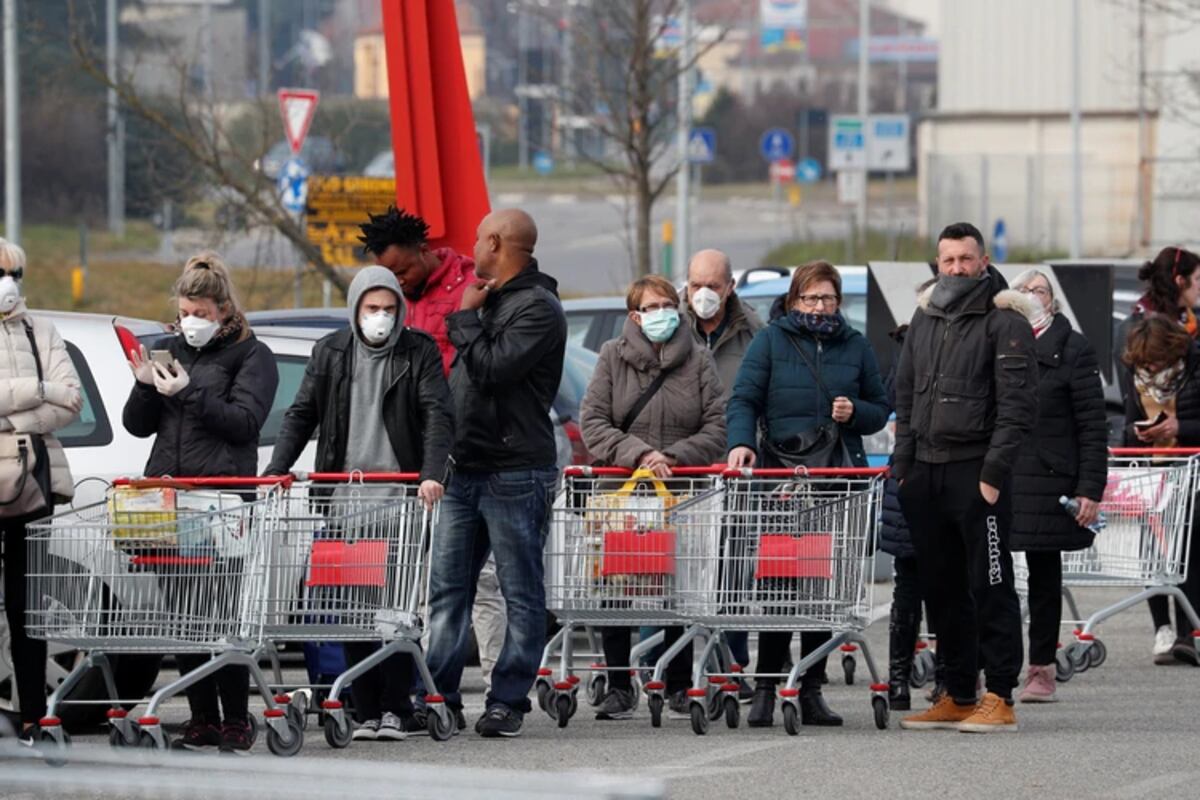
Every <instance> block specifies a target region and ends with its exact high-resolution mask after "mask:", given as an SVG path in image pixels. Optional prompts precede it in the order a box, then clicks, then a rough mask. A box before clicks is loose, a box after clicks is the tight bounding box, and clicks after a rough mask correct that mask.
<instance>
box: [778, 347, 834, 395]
mask: <svg viewBox="0 0 1200 800" xmlns="http://www.w3.org/2000/svg"><path fill="white" fill-rule="evenodd" d="M783 336H784V338H785V339H787V340H788V344H790V345H791V346H792V347H794V348H795V349H796V352H797V353H799V354H800V358H802V359H804V365H805V366H807V367H808V371H809V372H811V373H812V376H813V378H814V379H815V380H816V381H817V386H818V387H819V388H820V389H821V391H822V392H824V393H825V396H826V397H827V398H829V402H831V403H832V402H833V400H834V397H833V394H832V393H831V392H830V391H829V387H827V386H826V385H825V381H823V380H821V373H819V372H817V368H816V367H814V366H813V363H812V360H811V359H809V357H808V353H806V352H804V348H803V347H801V346H800V343H799V342H798V341H796V337H794V336H792V335H791V334H790V333H787V332H784V334H783Z"/></svg>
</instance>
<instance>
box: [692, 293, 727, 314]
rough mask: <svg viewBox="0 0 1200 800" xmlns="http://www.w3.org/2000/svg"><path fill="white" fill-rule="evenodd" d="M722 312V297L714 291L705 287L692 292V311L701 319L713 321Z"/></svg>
mask: <svg viewBox="0 0 1200 800" xmlns="http://www.w3.org/2000/svg"><path fill="white" fill-rule="evenodd" d="M720 310H721V295H719V294H717V293H716V292H714V291H713V290H712V289H709V288H708V287H707V286H704V287H701V288H699V289H697V290H696V291H694V292H692V311H695V312H696V316H697V317H699V318H700V319H712V318H713V317H715V316H716V315H717V312H718V311H720Z"/></svg>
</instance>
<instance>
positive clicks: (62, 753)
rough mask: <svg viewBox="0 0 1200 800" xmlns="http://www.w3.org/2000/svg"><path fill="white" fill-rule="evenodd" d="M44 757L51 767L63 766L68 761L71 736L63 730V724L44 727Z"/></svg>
mask: <svg viewBox="0 0 1200 800" xmlns="http://www.w3.org/2000/svg"><path fill="white" fill-rule="evenodd" d="M41 742H42V748H41V749H42V758H43V759H44V760H45V762H46V765H47V766H50V767H61V766H65V765H66V763H67V748H68V747H70V746H71V737H70V736H68V735H67V732H66V731H65V730H63V727H62V725H54V726H50V727H45V728H42V738H41Z"/></svg>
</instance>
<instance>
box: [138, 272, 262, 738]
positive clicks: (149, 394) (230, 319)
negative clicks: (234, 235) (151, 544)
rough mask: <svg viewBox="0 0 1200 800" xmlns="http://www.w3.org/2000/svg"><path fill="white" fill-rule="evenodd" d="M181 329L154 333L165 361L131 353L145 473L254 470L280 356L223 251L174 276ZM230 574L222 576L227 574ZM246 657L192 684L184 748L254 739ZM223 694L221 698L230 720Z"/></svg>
mask: <svg viewBox="0 0 1200 800" xmlns="http://www.w3.org/2000/svg"><path fill="white" fill-rule="evenodd" d="M174 294H175V297H176V300H177V302H178V304H179V321H178V323H177V325H176V327H177V328H178V330H179V331H180V332H181V333H180V334H179V335H175V336H171V337H169V338H167V339H164V340H162V341H159V342H156V343H155V345H154V348H155V349H160V350H167V351H168V352H170V354H171V356H172V358H173V360H174V364H173V366H172V367H171V368H170V369H168V368H166V367H163V366H162V365H159V364H156V363H152V362H151V361H150V359H149V357H148V355H147V353H146V348H144V347H143V348H140V352H137V353H131V354H130V356H131V360H130V363H129V366H130V368H131V369H132V370H133V374H134V377H135V378H136V379H137V380H136V381H135V382H134V386H133V391H132V392H131V393H130V395H129V400H127V401H126V403H125V413H124V423H125V429H126V430H128V431H129V432H130V433H132V434H133V435H134V436H138V437H149V436H154V437H155V439H154V447H153V448H152V449H151V451H150V460H149V461H148V462H147V463H146V471H145V474H146V477H148V478H155V477H162V476H165V475H170V476H173V477H177V478H218V477H247V476H250V477H253V476H255V475H257V474H258V435H259V432H260V431H261V430H262V427H263V423H265V422H266V420H267V414H268V413H270V410H271V404H272V403H273V401H274V399H275V389H276V386H277V385H278V383H279V373H278V371H277V370H276V367H275V357H274V356H273V355H272V354H271V350H270V349H269V348H268V347H267V346H266V345H265V344H263V343H262V342H260V341H258V340H257V339H256V338H255V337H254V334H253V333H252V332H251V331H250V325H249V323H247V322H246V318H245V317H244V316H243V315H242V312H241V308H240V306H239V305H238V301H237V297H236V295H235V294H234V291H233V282H232V281H231V279H230V277H229V270H228V269H227V268H226V267H225V264H224V263H222V261H221V259H220V257H219V256H218V255H217V254H216V253H200V254H198V255H196V256H193V257H192V258H191V259H189V260H188V262H187V264H186V265H185V266H184V268H183V274H182V275H181V276H180V278H179V280H178V281H176V283H175V290H174ZM226 560H227V561H228V562H229V563H228V564H227V565H226V566H224V567H221V570H222V571H224V572H225V573H227V574H226V575H216V576H213V577H208V576H204V575H199V576H197V577H195V578H193V577H191V576H186V577H184V576H172V577H171V578H170V581H171V583H172V584H173V588H175V589H176V590H177V591H180V592H186V593H187V594H188V595H189V602H198V603H203V602H206V600H205V599H204V598H209V600H210V601H211V598H213V597H218V598H221V599H224V598H226V597H229V596H235V595H236V590H237V587H236V585H231V583H230V582H231V581H235V580H236V577H234V576H235V575H236V573H237V571H238V567H239V563H238V562H239V561H240V559H235V558H228V559H226ZM222 582H224V583H222ZM207 659H208V656H207V655H204V654H196V653H186V654H179V655H178V656H177V657H176V659H175V660H176V662H177V663H178V664H179V670H180V672H181V673H182V674H185V675H186V674H187V673H189V672H191V671H193V670H195V669H197V668H199V667H201V666H203V665H204V662H205V661H206V660H207ZM249 685H250V676H249V672H248V671H247V670H246V668H245V667H235V666H227V667H223V668H221V669H220V670H218V671H217V672H216V673H215V674H214V675H212V676H209V677H207V678H204V679H202V680H200V681H198V682H197V683H194V684H193V685H192V686H190V687H188V689H187V698H188V705H189V706H190V707H191V714H192V718H191V720H190V721H189V722H188V723H187V725H186V726H185V728H184V732H183V737H182V738H181V739H179V741H178V742H177V743H176V745H177V746H179V747H181V748H184V749H200V748H203V747H218V746H219V747H220V748H221V750H222V751H227V752H237V751H244V750H248V749H249V748H250V743H251V742H250V727H249V719H248V712H247V694H248V689H249ZM218 695H219V697H220V704H221V705H222V706H224V711H225V717H224V724H222V719H221V708H220V707H219V706H218V702H217V700H218Z"/></svg>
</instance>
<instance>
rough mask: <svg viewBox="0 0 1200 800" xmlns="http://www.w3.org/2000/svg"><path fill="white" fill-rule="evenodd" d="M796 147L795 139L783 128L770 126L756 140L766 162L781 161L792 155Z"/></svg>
mask: <svg viewBox="0 0 1200 800" xmlns="http://www.w3.org/2000/svg"><path fill="white" fill-rule="evenodd" d="M795 149H796V140H795V139H793V138H792V134H791V133H789V132H788V131H787V130H786V129H784V128H771V129H770V130H768V131H766V132H765V133H763V135H762V139H760V140H759V142H758V150H759V152H760V153H762V157H763V158H764V159H766V160H767V161H768V162H771V161H783V160H784V159H785V158H791V157H792V151H793V150H795Z"/></svg>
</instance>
